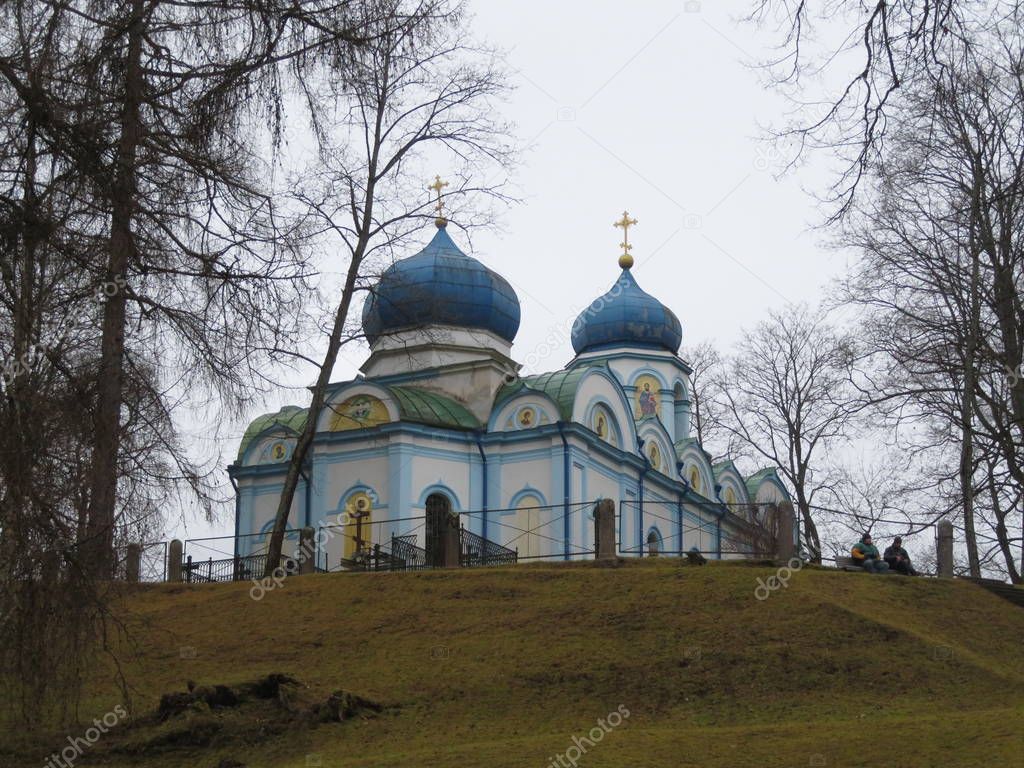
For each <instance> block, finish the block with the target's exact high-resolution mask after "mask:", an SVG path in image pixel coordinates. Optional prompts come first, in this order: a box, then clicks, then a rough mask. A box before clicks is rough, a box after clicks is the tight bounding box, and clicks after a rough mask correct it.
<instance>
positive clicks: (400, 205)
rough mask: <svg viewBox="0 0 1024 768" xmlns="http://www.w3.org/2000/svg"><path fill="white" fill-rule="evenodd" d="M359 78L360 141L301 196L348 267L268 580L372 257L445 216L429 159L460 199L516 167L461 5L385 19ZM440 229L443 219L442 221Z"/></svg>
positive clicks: (496, 73) (349, 120)
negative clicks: (491, 174)
mask: <svg viewBox="0 0 1024 768" xmlns="http://www.w3.org/2000/svg"><path fill="white" fill-rule="evenodd" d="M394 5H395V7H396V8H397V7H398V4H397V3H395V4H394ZM352 72H353V75H352V78H351V88H350V91H349V94H348V99H349V103H348V110H347V113H346V115H345V119H344V121H343V122H342V124H341V125H339V126H335V128H334V130H335V131H336V132H337V133H339V134H341V135H345V136H351V137H352V141H351V142H349V143H348V144H347V145H346V146H345V147H342V148H339V149H338V150H336V151H333V152H330V153H327V154H326V156H325V170H324V172H323V174H321V175H320V177H319V178H320V179H321V180H322V181H323V184H322V185H321V189H320V191H319V194H317V193H316V192H312V193H306V194H305V195H304V198H303V199H304V201H305V202H306V203H307V204H308V205H309V206H310V209H311V210H312V212H313V215H314V216H315V218H316V219H317V220H318V221H320V222H321V224H322V225H323V226H324V227H326V229H327V230H328V231H330V232H331V233H333V234H334V235H335V236H336V238H337V240H339V241H340V242H341V243H342V244H343V246H344V249H345V251H346V253H347V255H348V268H347V271H346V276H345V283H344V286H343V288H342V293H341V298H340V301H339V302H338V305H337V309H336V312H335V313H334V319H333V323H332V326H331V330H330V333H329V336H328V340H327V350H326V353H325V355H324V358H323V362H322V363H321V364H320V366H319V370H318V372H317V379H316V383H315V385H314V386H313V388H312V402H311V404H310V409H309V414H310V415H309V418H308V419H307V420H306V424H305V427H304V428H303V431H302V433H301V434H300V435H299V437H298V439H297V443H296V447H295V450H294V451H293V454H292V457H291V460H290V464H289V466H288V473H287V476H286V478H285V483H284V488H283V490H282V492H281V498H280V501H279V504H278V508H277V513H276V516H275V519H274V528H273V532H272V534H271V538H270V543H269V546H268V557H267V570H268V573H269V572H270V571H271V570H273V569H274V568H275V567H276V566H277V565H278V564H279V561H280V557H281V548H282V543H283V541H284V533H285V530H286V528H287V523H288V515H289V512H290V510H291V507H292V502H293V499H294V496H295V491H296V488H297V487H298V482H299V478H300V476H301V474H302V472H303V467H304V464H305V462H306V460H307V456H308V453H309V449H310V446H311V445H312V442H313V438H314V436H315V433H316V425H317V420H318V414H319V413H320V412H321V410H322V409H323V406H324V399H325V394H326V391H327V385H328V384H329V383H330V378H331V375H332V372H333V369H334V364H335V362H336V361H337V357H338V352H339V350H340V349H341V347H342V345H343V344H344V343H346V342H347V341H350V340H351V339H353V338H356V337H358V336H359V335H360V331H359V329H357V328H351V327H350V320H349V315H350V312H351V308H352V303H353V300H354V298H355V296H356V293H357V292H358V291H360V290H365V289H366V288H367V287H368V283H369V278H370V277H371V276H372V275H373V274H374V272H375V270H374V269H373V259H374V258H375V257H376V258H377V259H378V261H379V259H381V258H384V259H386V258H388V257H390V256H393V254H394V252H395V249H396V247H397V246H398V245H400V244H401V243H403V242H405V241H406V239H407V237H408V235H409V233H410V232H411V231H414V230H415V229H417V228H419V227H421V226H422V225H423V223H424V222H425V221H427V220H431V219H434V218H435V217H440V216H441V214H440V212H435V211H433V210H432V202H433V201H431V200H430V198H429V197H428V196H427V195H426V194H425V193H426V189H425V186H426V185H425V184H424V183H423V180H424V178H426V177H427V175H426V172H425V170H424V168H423V163H424V162H425V161H426V160H427V159H428V158H430V157H443V158H445V160H446V162H449V163H454V164H455V165H456V166H457V167H458V168H459V175H460V177H461V179H462V183H461V184H460V185H459V186H458V187H457V188H456V189H455V190H453V192H452V193H449V194H448V195H446V196H445V198H446V199H451V197H452V196H453V194H454V193H458V194H459V195H468V194H469V193H478V194H479V193H483V194H485V195H494V194H496V193H497V190H498V186H497V185H489V184H486V183H484V184H481V185H473V184H471V179H472V178H474V177H475V176H477V175H479V174H481V173H483V172H485V171H486V170H487V165H488V164H490V165H493V166H496V167H497V174H498V178H499V179H502V178H503V175H504V169H505V167H506V166H507V165H508V164H509V162H510V160H511V153H510V149H509V145H508V140H507V136H508V132H507V127H506V126H505V125H504V124H503V123H501V122H500V121H499V120H498V118H497V117H496V114H497V112H496V103H495V102H496V100H497V99H498V98H500V97H501V96H502V94H503V93H504V91H505V89H506V86H505V82H504V78H503V73H502V71H501V69H500V67H499V65H498V61H497V59H496V58H495V56H494V55H493V54H492V53H491V52H489V51H486V50H483V49H480V48H477V47H475V46H474V45H473V44H472V43H471V42H470V41H469V40H468V39H467V37H466V28H465V22H464V19H463V14H462V10H461V9H460V8H459V7H458V6H451V5H449V4H448V3H445V2H436V3H429V4H425V5H423V6H421V7H420V8H419V9H418V10H417V12H416V13H412V14H409V15H403V14H399V13H390V14H385V15H384V17H383V19H382V20H381V21H380V23H379V24H378V25H377V26H374V27H373V41H372V42H371V43H369V44H367V45H366V46H364V47H362V48H361V49H360V53H359V55H358V57H357V60H356V62H355V64H354V65H353V68H352ZM435 162H436V161H435ZM315 178H316V176H314V179H315ZM437 224H438V226H442V225H443V224H444V220H443V219H440V218H438V221H437Z"/></svg>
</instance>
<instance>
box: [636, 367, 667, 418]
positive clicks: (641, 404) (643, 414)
mask: <svg viewBox="0 0 1024 768" xmlns="http://www.w3.org/2000/svg"><path fill="white" fill-rule="evenodd" d="M635 386H636V418H638V419H649V418H652V417H658V416H660V415H661V401H660V399H659V398H660V396H661V385H660V384H659V383H658V380H657V379H656V378H654V377H653V376H640V377H639V378H638V379H637V380H636V384H635Z"/></svg>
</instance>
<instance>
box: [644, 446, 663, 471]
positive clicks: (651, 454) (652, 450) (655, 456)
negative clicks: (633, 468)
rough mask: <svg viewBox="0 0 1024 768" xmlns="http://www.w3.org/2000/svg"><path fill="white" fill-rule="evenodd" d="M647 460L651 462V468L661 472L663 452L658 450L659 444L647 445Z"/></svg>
mask: <svg viewBox="0 0 1024 768" xmlns="http://www.w3.org/2000/svg"><path fill="white" fill-rule="evenodd" d="M647 458H648V459H649V460H650V462H651V466H652V467H653V468H654V469H656V470H658V471H659V472H661V451H660V450H658V444H657V443H653V442H652V443H648V444H647Z"/></svg>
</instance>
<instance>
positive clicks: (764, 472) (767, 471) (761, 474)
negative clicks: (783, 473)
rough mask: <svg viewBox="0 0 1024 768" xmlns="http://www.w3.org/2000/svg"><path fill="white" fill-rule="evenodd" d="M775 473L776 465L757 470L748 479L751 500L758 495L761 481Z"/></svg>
mask: <svg viewBox="0 0 1024 768" xmlns="http://www.w3.org/2000/svg"><path fill="white" fill-rule="evenodd" d="M774 474H775V467H765V468H764V469H759V470H757V472H755V473H754V474H752V475H751V476H750V477H748V478H747V479H746V481H745V484H746V486H747V495H748V496H750V500H751V501H753V500H754V499H755V498H756V497H757V486H759V485H760V484H761V481H762V480H764V479H765V478H766V477H768V476H769V475H774Z"/></svg>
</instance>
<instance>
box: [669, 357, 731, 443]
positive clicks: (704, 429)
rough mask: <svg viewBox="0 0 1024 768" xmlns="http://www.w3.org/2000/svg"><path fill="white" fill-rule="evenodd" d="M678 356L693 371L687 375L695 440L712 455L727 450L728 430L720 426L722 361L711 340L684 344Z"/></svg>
mask: <svg viewBox="0 0 1024 768" xmlns="http://www.w3.org/2000/svg"><path fill="white" fill-rule="evenodd" d="M681 356H682V358H683V359H684V360H686V362H687V363H689V365H690V368H691V369H692V371H693V373H691V374H690V389H691V395H690V399H691V400H692V401H693V407H692V410H693V429H694V431H695V432H696V434H697V441H698V442H699V443H700V444H701V446H702V447H703V448H704V450H706V451H708V452H709V453H710V454H711V455H713V456H723V455H727V454H728V453H729V450H728V448H729V446H728V439H729V433H728V430H726V429H725V428H724V427H723V426H722V417H723V413H722V410H723V408H722V395H723V393H722V391H721V387H722V384H723V381H724V377H723V372H724V371H723V366H724V361H723V359H722V355H721V353H720V352H719V351H718V347H716V346H715V345H714V344H712V343H711V342H707V341H705V342H701V343H700V344H698V345H696V346H694V347H685V348H683V350H682V352H681Z"/></svg>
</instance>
